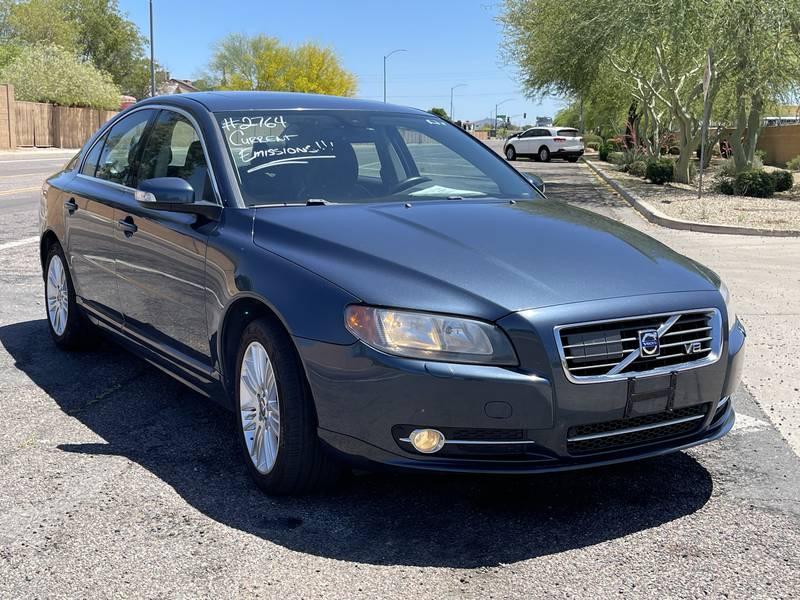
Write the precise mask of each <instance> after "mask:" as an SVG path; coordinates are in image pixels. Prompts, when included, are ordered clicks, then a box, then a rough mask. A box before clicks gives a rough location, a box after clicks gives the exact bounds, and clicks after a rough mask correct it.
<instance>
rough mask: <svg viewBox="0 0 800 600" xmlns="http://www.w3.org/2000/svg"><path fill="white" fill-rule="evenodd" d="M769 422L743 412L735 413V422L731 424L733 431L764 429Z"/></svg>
mask: <svg viewBox="0 0 800 600" xmlns="http://www.w3.org/2000/svg"><path fill="white" fill-rule="evenodd" d="M768 427H769V423H767V422H766V421H762V420H761V419H756V418H755V417H750V416H748V415H745V414H743V413H736V423H734V424H733V430H734V431H755V430H757V429H766V428H768Z"/></svg>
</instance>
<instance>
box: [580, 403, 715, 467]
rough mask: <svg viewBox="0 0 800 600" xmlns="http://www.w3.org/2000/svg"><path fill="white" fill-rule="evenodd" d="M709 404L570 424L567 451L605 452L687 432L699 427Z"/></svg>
mask: <svg viewBox="0 0 800 600" xmlns="http://www.w3.org/2000/svg"><path fill="white" fill-rule="evenodd" d="M709 406H710V405H709V404H698V405H695V406H687V407H685V408H678V409H675V410H672V411H666V412H662V413H656V414H652V415H643V416H640V417H631V418H628V419H616V420H614V421H605V422H603V423H591V424H588V425H577V426H575V427H570V429H569V431H568V432H567V452H569V453H570V454H572V455H580V454H591V453H595V452H607V451H611V450H620V449H623V448H628V447H631V446H640V445H643V444H653V443H657V442H662V441H665V440H668V439H670V438H673V437H678V436H682V435H687V434H690V433H693V432H694V431H696V430H698V429H699V428H700V426H701V424H702V423H703V419H704V417H705V416H706V414H707V412H708V410H709Z"/></svg>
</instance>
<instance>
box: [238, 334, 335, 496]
mask: <svg viewBox="0 0 800 600" xmlns="http://www.w3.org/2000/svg"><path fill="white" fill-rule="evenodd" d="M259 367H260V368H261V369H262V371H261V372H260V373H259V371H258V370H257V369H258V368H259ZM270 373H271V374H272V377H271V378H270ZM248 382H249V383H248ZM255 392H258V393H255ZM235 393H236V398H235V409H236V424H237V432H238V433H237V434H238V437H239V444H240V446H241V448H242V452H243V453H244V460H245V465H246V466H247V471H248V472H249V474H250V476H251V477H252V478H253V480H254V481H255V483H256V485H258V487H260V488H261V489H262V490H263V491H264V492H266V493H267V494H269V495H274V496H282V495H296V494H303V493H307V492H313V491H316V490H319V489H321V488H324V487H328V486H330V485H333V484H334V483H335V482H336V481H337V480H338V479H339V476H340V475H341V468H340V466H339V464H338V463H337V461H336V460H335V459H334V458H333V457H332V456H330V455H329V454H328V453H327V452H325V450H324V449H323V448H322V444H321V442H320V440H319V438H318V437H317V419H316V413H315V411H314V402H313V398H312V396H311V390H310V388H309V386H308V383H307V381H306V378H305V374H304V372H303V368H302V365H301V364H300V359H299V357H298V356H297V352H296V351H295V349H294V346H293V345H292V342H291V340H290V339H289V336H288V334H287V333H286V331H285V330H284V329H283V328H282V327H281V326H280V324H278V323H277V322H276V321H273V320H271V319H267V318H260V319H256V320H255V321H253V322H252V323H250V324H249V325H248V326H247V328H246V329H245V330H244V332H243V333H242V338H241V342H240V344H239V351H238V353H237V356H236V392H235ZM259 431H260V444H259Z"/></svg>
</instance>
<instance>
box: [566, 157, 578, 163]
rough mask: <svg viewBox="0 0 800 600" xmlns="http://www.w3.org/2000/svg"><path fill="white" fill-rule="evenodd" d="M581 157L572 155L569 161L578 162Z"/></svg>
mask: <svg viewBox="0 0 800 600" xmlns="http://www.w3.org/2000/svg"><path fill="white" fill-rule="evenodd" d="M579 158H580V156H570V157H569V158H568V159H567V161H569V162H571V163H574V162H578V159H579Z"/></svg>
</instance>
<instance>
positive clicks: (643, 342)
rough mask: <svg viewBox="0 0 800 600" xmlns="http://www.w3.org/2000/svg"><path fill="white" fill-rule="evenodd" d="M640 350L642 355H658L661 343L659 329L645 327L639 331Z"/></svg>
mask: <svg viewBox="0 0 800 600" xmlns="http://www.w3.org/2000/svg"><path fill="white" fill-rule="evenodd" d="M639 351H640V352H641V353H642V356H658V353H659V352H660V351H661V345H660V344H659V341H658V331H656V330H655V329H645V330H644V331H640V332H639Z"/></svg>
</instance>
